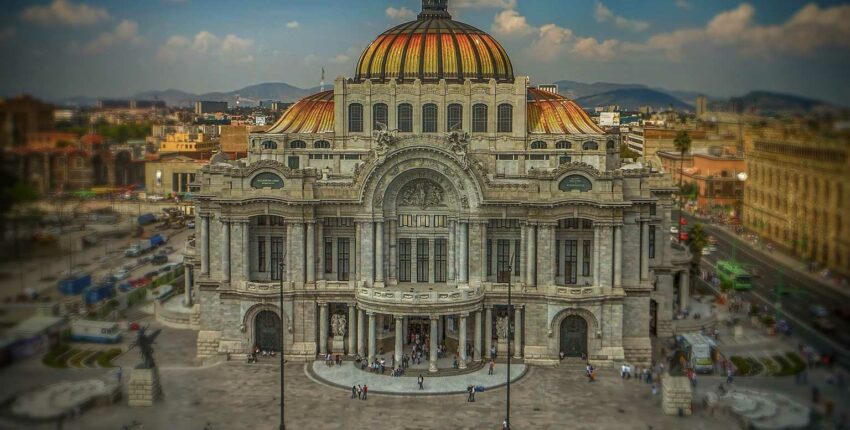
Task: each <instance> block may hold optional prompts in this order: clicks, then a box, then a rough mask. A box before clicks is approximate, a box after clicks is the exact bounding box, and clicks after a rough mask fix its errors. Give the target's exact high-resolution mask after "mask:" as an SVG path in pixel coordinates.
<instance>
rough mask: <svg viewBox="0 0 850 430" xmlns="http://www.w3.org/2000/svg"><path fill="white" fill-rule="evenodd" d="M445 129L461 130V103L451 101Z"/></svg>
mask: <svg viewBox="0 0 850 430" xmlns="http://www.w3.org/2000/svg"><path fill="white" fill-rule="evenodd" d="M446 119H447V120H448V121H447V122H446V131H453V130H463V105H462V104H460V103H452V104H450V105H449V107H448V117H447V118H446Z"/></svg>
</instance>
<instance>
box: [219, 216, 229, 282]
mask: <svg viewBox="0 0 850 430" xmlns="http://www.w3.org/2000/svg"><path fill="white" fill-rule="evenodd" d="M221 280H222V281H224V282H230V221H225V220H221Z"/></svg>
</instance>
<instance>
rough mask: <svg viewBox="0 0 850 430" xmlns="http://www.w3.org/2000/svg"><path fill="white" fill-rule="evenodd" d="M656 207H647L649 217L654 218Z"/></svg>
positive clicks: (651, 205) (654, 205)
mask: <svg viewBox="0 0 850 430" xmlns="http://www.w3.org/2000/svg"><path fill="white" fill-rule="evenodd" d="M657 206H658V205H656V204H655V203H652V204H650V205H649V215H650V216H655V212H656V211H657V210H658V209H657Z"/></svg>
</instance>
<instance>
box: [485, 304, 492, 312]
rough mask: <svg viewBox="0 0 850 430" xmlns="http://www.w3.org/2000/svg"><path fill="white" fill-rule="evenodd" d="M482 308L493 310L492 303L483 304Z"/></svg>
mask: <svg viewBox="0 0 850 430" xmlns="http://www.w3.org/2000/svg"><path fill="white" fill-rule="evenodd" d="M484 309H485V310H488V309H489V310H491V311H492V310H493V305H484Z"/></svg>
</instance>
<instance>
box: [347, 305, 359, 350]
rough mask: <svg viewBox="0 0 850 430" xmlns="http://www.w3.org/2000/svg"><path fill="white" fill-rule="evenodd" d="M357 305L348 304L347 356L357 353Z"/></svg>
mask: <svg viewBox="0 0 850 430" xmlns="http://www.w3.org/2000/svg"><path fill="white" fill-rule="evenodd" d="M357 314H358V312H357V305H355V304H354V303H349V304H348V355H354V354H355V353H356V351H357Z"/></svg>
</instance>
